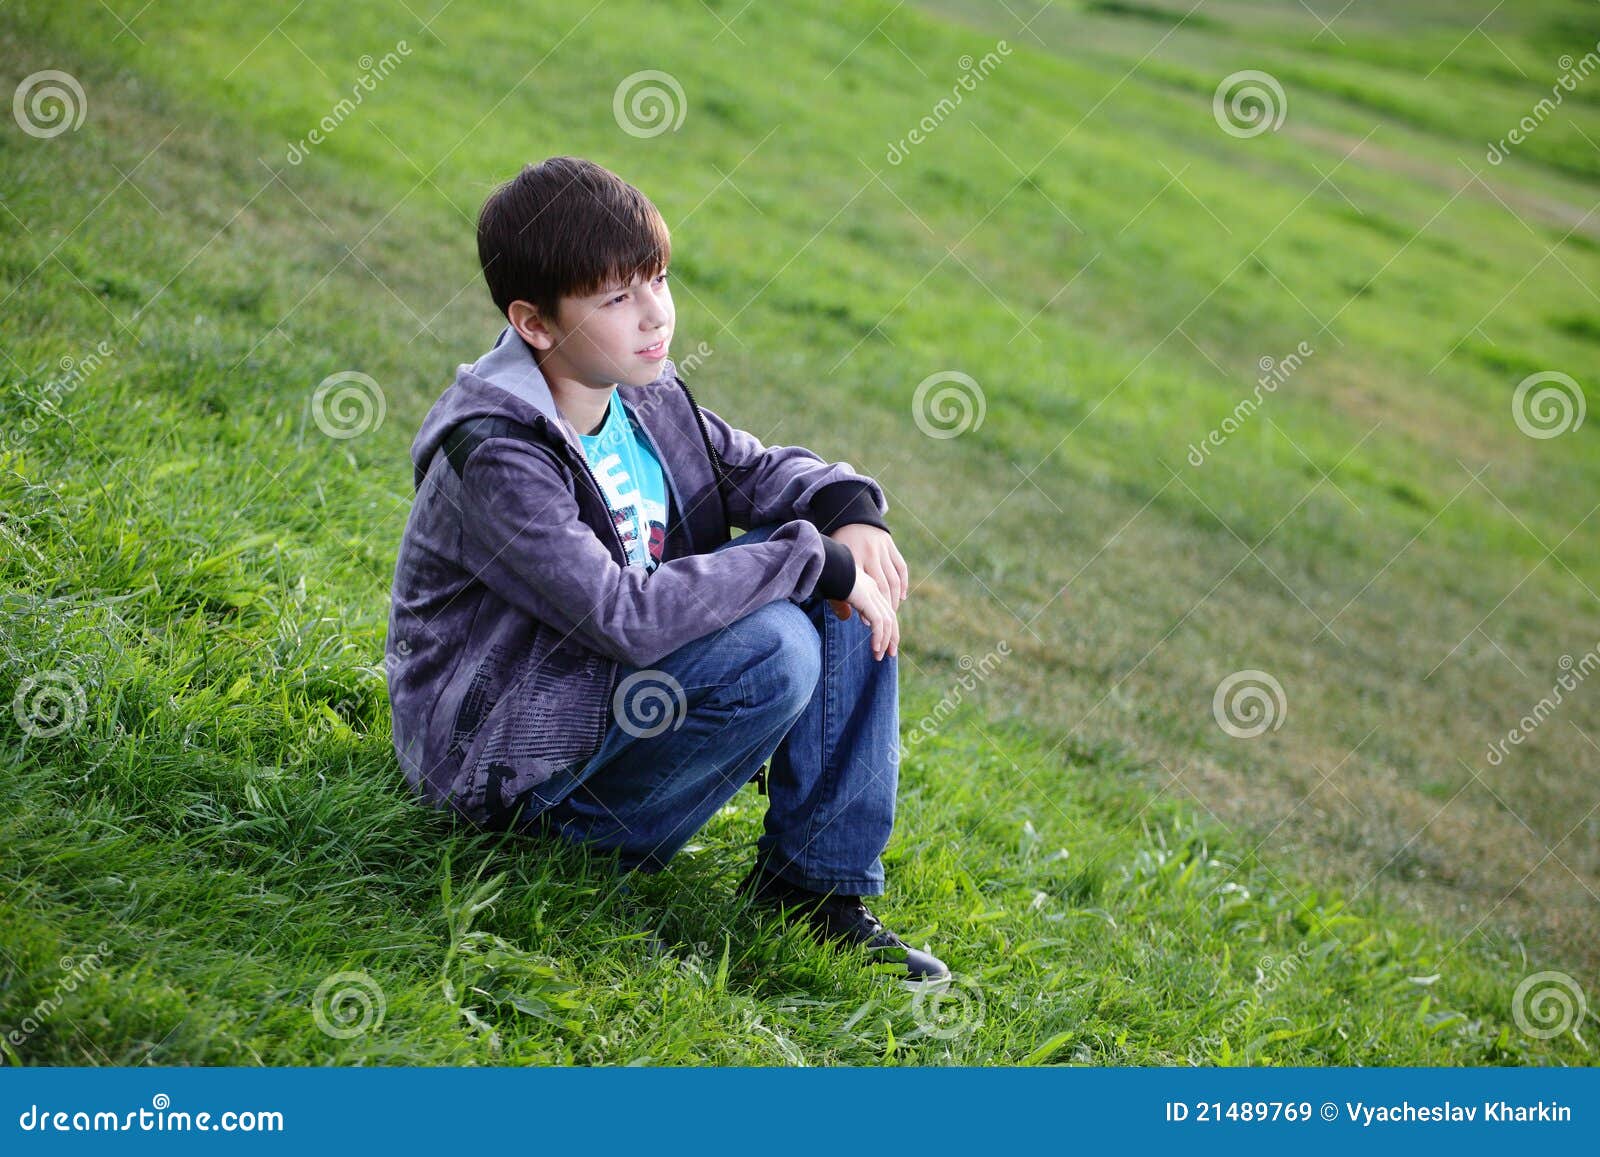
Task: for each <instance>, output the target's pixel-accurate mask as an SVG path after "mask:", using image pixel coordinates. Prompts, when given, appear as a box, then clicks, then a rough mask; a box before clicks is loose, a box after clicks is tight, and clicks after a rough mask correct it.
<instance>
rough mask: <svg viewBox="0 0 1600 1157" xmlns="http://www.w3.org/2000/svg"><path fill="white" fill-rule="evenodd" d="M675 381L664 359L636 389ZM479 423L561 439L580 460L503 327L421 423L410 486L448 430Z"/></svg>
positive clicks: (530, 361)
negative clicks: (495, 422)
mask: <svg viewBox="0 0 1600 1157" xmlns="http://www.w3.org/2000/svg"><path fill="white" fill-rule="evenodd" d="M676 377H677V368H676V367H675V366H674V365H673V362H672V359H671V358H665V359H663V360H662V364H661V373H660V374H659V375H657V377H656V380H655V381H653V382H651V383H650V385H648V386H643V387H637V389H638V390H640V391H642V390H649V389H653V388H654V387H656V386H659V385H662V384H664V383H666V384H670V383H671V382H672V381H673V380H674V379H675V378H676ZM617 388H618V389H619V390H626V391H628V393H627V394H625V395H624V396H625V397H632V396H633V394H634V393H635V390H636V388H635V387H631V386H620V385H619V386H618V387H617ZM482 417H502V418H510V419H512V420H513V421H516V422H521V423H523V424H524V425H528V426H532V427H533V428H534V429H538V430H543V431H544V432H545V434H546V436H547V437H552V438H557V439H564V440H565V441H566V442H567V444H568V445H569V446H570V447H571V448H572V450H573V452H574V453H576V454H577V455H578V456H579V457H580V458H581V457H582V455H583V445H582V443H580V442H579V441H578V436H577V433H576V431H574V430H573V428H572V425H571V423H569V422H568V421H567V420H566V419H565V418H563V417H562V416H561V412H560V410H559V409H557V407H556V402H555V397H554V395H552V394H551V392H550V385H549V383H548V382H546V381H545V377H544V374H543V373H542V372H541V371H540V369H539V363H538V362H537V361H536V360H534V356H533V350H532V349H530V348H529V346H528V343H527V342H525V341H523V340H522V336H521V335H520V334H518V333H517V331H516V330H515V329H514V328H513V327H512V326H511V325H509V324H508V325H507V326H506V327H505V328H504V329H503V330H501V331H500V336H499V338H497V339H496V340H495V343H494V347H493V348H492V349H490V350H489V352H488V353H486V354H484V355H483V356H482V357H481V358H479V359H478V360H477V361H475V362H473V363H472V364H471V365H465V364H463V365H461V366H458V367H457V368H456V377H455V381H454V382H453V383H452V384H451V386H450V388H449V389H447V390H445V392H444V393H443V394H441V395H440V396H439V400H438V401H436V402H435V403H434V404H433V407H432V408H431V409H430V410H429V411H428V415H427V417H425V418H424V419H423V420H422V428H421V429H420V430H418V431H417V436H416V439H415V440H414V441H413V442H412V443H411V463H412V466H413V467H414V469H415V482H416V485H418V486H421V485H422V480H423V478H424V477H425V476H426V475H427V473H428V465H429V464H430V463H431V462H432V461H433V456H434V454H435V453H437V451H438V449H439V446H440V443H442V442H443V441H444V438H445V435H446V434H447V433H448V432H449V431H450V429H451V428H452V427H453V426H455V425H456V424H458V423H460V422H464V421H466V420H467V419H469V418H482Z"/></svg>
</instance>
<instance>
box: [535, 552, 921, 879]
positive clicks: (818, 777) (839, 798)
mask: <svg viewBox="0 0 1600 1157" xmlns="http://www.w3.org/2000/svg"><path fill="white" fill-rule="evenodd" d="M776 528H777V527H776V524H774V525H769V526H760V527H754V528H752V529H751V530H749V531H747V532H746V533H744V534H742V535H740V536H739V537H738V538H735V539H733V540H732V541H730V542H726V543H724V544H722V545H721V546H719V547H717V550H738V549H739V547H740V546H741V545H742V544H745V543H752V542H759V541H761V540H762V539H764V538H766V537H767V535H768V534H770V533H771V532H772V531H773V530H775V529H776ZM871 640H872V632H871V629H870V628H868V627H867V625H866V624H865V623H864V622H862V619H861V616H860V615H859V614H856V613H854V612H852V613H851V615H850V617H849V618H848V619H840V618H839V617H838V616H837V615H835V614H834V613H833V610H832V608H831V607H830V606H829V605H828V601H827V600H826V599H825V598H823V597H821V596H820V595H813V596H812V597H811V598H809V599H806V600H805V601H803V602H802V601H797V600H794V599H779V600H777V601H774V602H771V603H768V604H767V605H766V606H764V607H761V608H759V609H758V610H755V611H752V612H751V613H750V614H748V615H746V616H745V617H744V618H742V619H739V620H738V621H736V622H734V623H731V624H729V625H728V626H727V627H724V628H722V629H721V630H717V631H713V632H711V633H709V634H706V635H703V636H701V637H700V638H698V639H695V640H693V641H691V642H688V643H685V644H684V645H683V646H681V647H679V648H678V649H677V650H676V651H673V652H672V653H671V654H669V655H667V656H665V657H664V658H662V659H661V660H660V661H659V663H658V664H657V665H656V666H654V667H652V668H647V669H643V670H641V669H638V668H634V667H630V666H627V665H623V666H622V668H621V670H620V671H619V672H618V694H617V695H616V696H614V698H613V703H614V705H616V708H617V709H616V710H615V711H614V713H613V718H612V722H611V724H610V726H609V727H608V728H607V731H606V735H605V739H604V741H603V742H602V743H601V746H600V749H599V750H598V751H597V752H596V753H595V754H594V756H593V757H591V758H590V759H589V760H588V761H587V762H586V763H583V764H579V765H575V766H574V767H571V768H568V769H565V770H563V771H561V772H558V773H557V774H556V775H555V776H554V777H552V778H551V779H550V780H548V781H547V782H545V783H544V784H542V785H540V786H539V787H537V788H534V789H533V793H532V798H531V799H530V800H529V802H528V804H527V810H526V811H525V812H524V813H523V815H522V818H521V822H520V824H519V826H522V827H525V828H528V829H529V830H533V831H539V832H542V833H544V834H547V835H555V836H559V837H560V838H562V839H565V840H569V841H573V842H578V843H583V844H587V845H590V846H591V847H596V848H600V849H608V850H609V849H614V850H616V851H617V853H618V865H619V867H620V868H622V869H623V870H625V871H632V870H642V871H646V872H655V871H660V870H661V869H662V868H664V867H665V866H666V863H667V861H668V860H669V859H671V858H672V856H673V855H674V854H675V853H676V852H677V851H678V849H679V848H681V847H683V845H684V844H686V843H687V842H688V841H689V839H690V837H691V836H693V835H694V833H695V832H696V831H698V830H699V829H700V828H701V826H703V825H704V824H705V822H706V821H707V820H709V819H710V818H711V817H712V816H713V815H715V814H716V813H717V812H718V811H719V810H720V809H721V808H722V807H723V805H724V804H726V803H727V802H728V801H729V800H730V799H732V798H733V796H734V795H735V794H737V793H738V791H739V790H740V788H742V787H744V785H745V784H747V783H749V782H750V780H751V779H752V778H754V776H755V774H756V772H757V771H758V770H759V769H760V768H761V766H762V765H763V764H764V763H767V762H768V760H769V759H770V761H771V767H770V770H769V773H768V777H767V791H768V797H769V798H768V806H767V814H766V820H765V827H764V831H763V833H762V835H761V836H760V838H759V839H758V840H757V841H756V858H757V860H758V861H759V862H760V863H762V864H763V865H764V866H765V867H766V868H767V869H768V870H769V871H771V872H774V873H775V874H777V875H778V876H780V877H782V878H783V879H785V880H787V881H788V882H789V883H791V884H795V885H797V886H799V887H802V888H810V889H812V890H813V891H818V892H827V891H830V890H833V891H837V892H840V893H846V894H851V895H860V896H873V895H878V894H881V893H882V892H883V890H884V874H883V863H882V861H881V860H880V858H879V856H880V854H881V853H882V851H883V849H884V848H885V846H887V844H888V842H889V833H890V830H891V829H892V827H893V826H894V806H895V792H896V789H897V787H898V785H899V759H898V747H899V742H900V718H899V712H900V703H899V681H898V678H897V667H896V663H897V660H896V658H895V657H894V656H892V655H885V656H884V657H883V658H882V659H877V660H875V659H874V658H873V657H872V646H871Z"/></svg>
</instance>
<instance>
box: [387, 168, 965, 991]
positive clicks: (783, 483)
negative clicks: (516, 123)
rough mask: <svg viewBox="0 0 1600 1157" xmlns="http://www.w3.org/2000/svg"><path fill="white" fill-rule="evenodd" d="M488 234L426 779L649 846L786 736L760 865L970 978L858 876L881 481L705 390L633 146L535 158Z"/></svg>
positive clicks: (392, 628) (922, 960) (392, 630)
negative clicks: (881, 908)
mask: <svg viewBox="0 0 1600 1157" xmlns="http://www.w3.org/2000/svg"><path fill="white" fill-rule="evenodd" d="M478 256H479V260H480V262H481V264H482V266H483V272H484V278H485V280H486V281H487V282H488V286H489V292H490V295H491V296H492V297H493V299H494V303H495V306H496V308H498V309H499V310H500V311H501V312H502V313H503V314H504V315H505V317H506V321H507V323H508V324H507V325H506V327H505V329H504V330H503V331H502V332H501V334H500V337H499V340H498V341H497V342H496V343H495V345H494V348H493V349H491V350H490V351H489V352H488V353H487V354H485V355H484V356H483V357H482V358H480V359H479V360H478V361H477V362H476V363H475V364H473V365H470V366H466V365H463V366H461V367H460V369H459V371H458V373H457V375H456V379H455V382H454V383H453V384H452V385H451V386H450V388H449V389H447V390H446V391H445V392H444V394H443V395H442V396H441V397H440V398H439V400H438V401H437V402H436V403H435V404H434V406H433V408H432V409H431V410H430V411H429V413H428V415H427V417H426V418H425V419H424V421H423V424H422V429H421V431H420V432H419V433H418V435H417V438H416V441H415V443H414V444H413V446H412V460H413V463H414V466H415V474H414V479H415V483H416V487H417V495H416V501H415V503H414V505H413V507H412V510H411V515H410V518H409V519H408V521H407V524H406V530H405V536H404V538H403V539H402V541H401V544H400V551H399V558H398V560H397V563H396V569H395V580H394V599H393V605H392V607H391V612H390V620H389V638H388V646H387V652H388V659H387V662H386V666H387V668H388V674H389V695H390V702H391V705H392V707H393V714H394V741H395V748H396V751H397V752H398V753H399V756H400V762H401V766H402V768H403V769H404V771H405V775H406V779H407V782H408V783H410V784H411V786H412V787H413V789H415V790H416V791H417V792H418V793H419V794H420V795H422V796H423V797H424V798H425V799H427V800H428V801H429V802H430V803H432V804H434V805H435V806H440V807H448V808H450V809H452V810H453V811H455V812H456V813H457V814H459V815H461V816H463V817H465V818H466V819H467V820H469V821H471V822H472V823H474V824H476V825H479V826H482V827H485V828H490V829H498V830H504V829H512V830H516V831H522V832H529V833H542V834H546V835H553V836H556V837H559V838H562V839H567V840H571V841H575V842H580V843H585V844H588V845H590V846H593V847H596V848H599V849H605V850H614V851H615V852H616V853H617V856H618V860H617V862H618V865H619V867H621V868H622V869H623V870H643V871H647V872H653V871H658V870H660V869H661V868H662V867H664V866H665V864H666V861H667V860H668V859H670V858H671V857H672V855H673V854H674V853H675V852H676V851H677V850H678V849H679V848H681V847H682V846H683V845H684V844H685V843H686V842H687V841H688V839H689V838H690V836H692V835H693V834H694V832H695V831H696V830H698V829H699V828H700V827H701V826H702V825H703V824H704V823H705V822H706V821H707V820H708V819H710V817H711V816H713V815H715V814H716V813H717V811H718V810H719V809H720V808H722V806H723V805H724V804H726V803H727V802H728V800H729V799H731V798H732V797H733V795H734V794H735V793H736V792H738V791H739V790H740V788H741V787H743V785H744V784H746V783H748V782H749V781H750V780H751V779H752V778H753V777H754V778H758V779H759V778H760V772H761V770H762V769H763V765H764V764H766V763H768V761H769V760H770V764H771V767H770V777H769V782H765V783H763V784H762V786H763V787H764V788H765V790H766V794H767V795H768V797H769V801H768V809H767V815H766V820H765V825H764V833H763V835H762V836H761V837H760V839H759V840H758V841H757V845H756V863H755V865H754V866H753V867H752V868H751V870H750V873H749V875H747V876H746V877H745V878H744V880H743V881H742V882H741V883H740V884H739V886H738V889H737V891H738V892H739V893H741V894H746V895H748V896H750V897H751V898H752V899H753V900H754V901H755V902H756V903H758V904H761V905H765V906H770V907H774V908H777V909H778V910H779V911H780V912H782V913H783V914H784V915H785V916H791V915H797V916H798V917H799V918H801V919H803V920H804V921H805V922H806V925H807V927H809V928H810V929H811V930H812V931H813V932H814V933H816V934H817V935H818V936H820V937H821V938H823V939H825V940H827V941H829V942H835V943H839V942H842V943H845V944H855V945H861V946H863V947H864V948H865V949H866V950H867V951H868V954H869V956H871V957H872V958H873V959H874V960H875V962H879V963H885V962H886V963H888V964H889V966H890V967H892V968H893V969H894V970H895V971H896V972H897V973H898V974H899V975H900V976H901V977H902V978H903V979H905V980H907V981H911V982H916V983H920V982H923V981H928V980H944V979H946V978H948V976H949V970H948V969H947V968H946V967H945V965H944V964H943V963H942V962H941V961H940V960H938V959H937V958H936V957H934V956H932V955H931V954H929V953H927V952H922V951H918V950H916V949H912V948H909V947H908V946H907V945H906V944H905V943H904V942H903V941H901V940H900V939H899V937H897V936H895V934H894V933H892V932H890V931H888V930H887V929H886V928H884V927H883V925H882V924H881V923H880V922H879V921H878V920H877V918H876V917H875V916H873V914H872V913H871V912H870V911H869V910H868V909H867V907H866V905H865V904H864V903H863V902H862V899H861V898H862V897H863V896H866V895H876V894H879V893H881V892H882V891H883V888H884V874H883V865H882V862H881V860H880V859H879V853H880V852H882V850H883V848H884V847H885V846H886V844H887V843H888V839H889V834H890V829H891V827H892V824H893V820H894V803H895V790H896V787H897V782H898V775H897V772H898V748H899V720H898V710H899V702H898V685H897V682H896V659H897V656H898V653H899V627H898V621H897V617H896V613H895V612H896V607H897V605H898V603H899V602H900V600H901V599H903V598H904V597H905V595H906V593H907V589H908V585H909V576H908V574H907V570H906V564H905V560H904V559H903V558H902V557H901V555H900V552H899V550H898V549H896V547H895V545H894V542H893V540H892V539H891V538H890V536H889V533H888V528H887V526H886V525H885V524H884V521H883V517H882V516H883V514H885V513H886V512H887V510H888V503H887V501H886V500H885V498H884V495H883V490H882V488H881V487H880V486H879V485H878V483H877V482H876V481H874V480H873V479H871V478H869V477H866V476H865V475H861V474H857V473H855V472H854V471H853V470H852V469H851V467H850V465H849V463H846V462H836V463H827V462H824V461H823V460H822V459H821V458H819V457H818V456H817V455H816V454H813V453H812V452H811V451H809V450H806V449H804V448H803V447H799V446H775V447H767V446H764V445H762V443H761V442H760V441H759V440H758V439H756V438H755V437H754V436H752V435H751V434H749V433H747V432H745V431H743V430H740V429H737V428H735V427H733V426H730V425H729V424H728V423H727V422H725V421H724V420H723V419H722V418H721V417H719V416H718V415H717V414H715V413H713V412H712V411H710V410H706V409H702V408H700V407H698V406H697V405H696V404H695V402H694V399H693V397H692V395H691V394H690V393H689V389H688V387H687V386H686V385H685V384H684V382H683V380H682V379H681V378H679V377H678V375H677V373H676V371H675V369H674V366H673V363H672V361H671V360H670V359H669V358H668V357H667V349H668V346H669V345H670V343H671V340H672V332H673V323H674V317H675V314H674V311H673V303H672V295H671V292H670V290H669V289H668V288H667V263H668V259H669V257H670V256H671V246H670V240H669V237H668V233H667V228H666V225H665V223H664V222H663V221H662V219H661V215H660V213H659V212H657V210H656V207H655V206H654V205H653V204H651V202H650V201H649V200H648V199H647V198H646V197H645V196H644V195H643V194H642V193H640V192H639V191H638V190H637V189H635V188H634V187H633V186H631V185H629V184H627V183H626V182H625V181H623V180H622V179H621V178H619V177H617V176H616V175H615V174H614V173H611V172H610V171H608V170H606V169H604V168H601V167H600V166H598V165H595V164H593V163H591V162H589V161H585V160H582V159H579V158H575V157H552V158H550V159H548V160H546V161H544V162H543V163H542V164H539V165H530V166H527V167H526V168H524V169H523V171H522V172H521V173H520V174H519V175H518V176H516V177H515V178H513V179H512V180H510V181H508V182H507V183H505V184H504V185H502V186H500V187H499V188H498V189H496V190H495V192H494V193H493V194H491V195H490V197H489V198H488V200H487V201H486V202H485V204H484V206H483V211H482V213H481V214H480V216H479V220H478ZM734 526H737V527H739V528H741V529H743V530H744V531H745V533H744V534H742V535H741V536H740V537H738V538H736V539H731V540H730V534H731V530H730V528H731V527H734Z"/></svg>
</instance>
